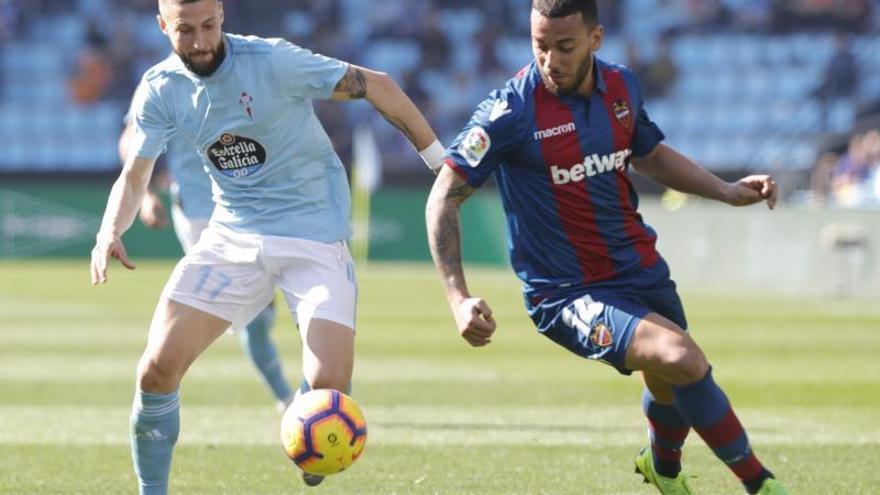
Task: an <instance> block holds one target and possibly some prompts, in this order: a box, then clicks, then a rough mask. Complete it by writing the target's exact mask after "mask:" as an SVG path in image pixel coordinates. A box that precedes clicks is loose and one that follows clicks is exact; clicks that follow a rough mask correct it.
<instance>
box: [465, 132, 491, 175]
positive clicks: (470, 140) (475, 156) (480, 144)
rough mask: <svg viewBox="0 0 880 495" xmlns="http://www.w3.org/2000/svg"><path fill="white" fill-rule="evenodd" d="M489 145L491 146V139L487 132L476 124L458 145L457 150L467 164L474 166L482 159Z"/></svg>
mask: <svg viewBox="0 0 880 495" xmlns="http://www.w3.org/2000/svg"><path fill="white" fill-rule="evenodd" d="M490 147H492V140H491V139H490V138H489V133H487V132H486V130H485V129H483V128H482V127H479V126H477V127H472V128H471V130H470V131H469V132H468V134H467V136H465V138H464V140H462V142H461V144H460V145H458V152H459V153H461V156H463V157H464V159H465V160H467V162H468V165H470V166H471V167H476V166H478V165H479V164H480V162H481V161H483V158H484V157H485V156H486V153H488V152H489V148H490Z"/></svg>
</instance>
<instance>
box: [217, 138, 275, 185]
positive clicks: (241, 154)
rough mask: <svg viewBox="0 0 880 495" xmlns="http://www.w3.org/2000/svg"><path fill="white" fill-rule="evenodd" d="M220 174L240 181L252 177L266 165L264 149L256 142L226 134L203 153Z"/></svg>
mask: <svg viewBox="0 0 880 495" xmlns="http://www.w3.org/2000/svg"><path fill="white" fill-rule="evenodd" d="M205 154H206V155H208V159H209V160H211V163H213V164H214V166H215V167H217V170H219V171H220V173H221V174H223V175H225V176H227V177H233V178H236V179H240V178H242V177H247V176H249V175H252V174H253V173H254V172H256V171H257V170H260V169H261V168H263V165H264V164H265V163H266V148H265V147H263V145H262V144H260V143H259V142H257V141H254V140H253V139H250V138H246V137H243V136H236V135H235V134H230V133H228V132H226V133H223V134H222V135H221V136H220V138H218V139H217V141H216V142H215V143H214V144H212V145H211V146H209V147H208V149H207V150H206V151H205Z"/></svg>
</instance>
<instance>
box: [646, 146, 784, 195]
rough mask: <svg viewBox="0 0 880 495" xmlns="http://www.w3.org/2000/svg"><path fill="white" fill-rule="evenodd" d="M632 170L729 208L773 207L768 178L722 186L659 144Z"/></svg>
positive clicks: (774, 192)
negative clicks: (761, 205)
mask: <svg viewBox="0 0 880 495" xmlns="http://www.w3.org/2000/svg"><path fill="white" fill-rule="evenodd" d="M633 168H635V170H636V171H637V172H639V173H640V174H642V175H644V176H646V177H648V178H650V179H651V180H653V181H655V182H658V183H660V184H663V185H664V186H667V187H670V188H672V189H675V190H676V191H681V192H684V193H688V194H696V195H698V196H702V197H704V198H709V199H714V200H716V201H721V202H724V203H727V204H729V205H732V206H748V205H752V204H755V203H759V202H761V201H767V206H768V207H770V209H771V210H772V209H773V208H774V207H775V206H776V201H777V198H778V194H779V193H778V188H777V187H776V182H775V181H774V180H773V179H772V178H771V177H770V176H769V175H751V176H748V177H744V178H742V179H740V180H738V181H736V182H725V181H723V180H721V179H720V178H719V177H718V176H716V175H715V174H713V173H712V172H709V171H708V170H706V169H704V168H703V167H701V166H699V165H697V164H696V163H694V161H693V160H691V159H690V158H688V157H686V156H684V155H682V154H681V153H679V152H678V151H676V150H675V149H673V148H672V147H670V146H667V145H665V144H663V143H660V144H658V145H657V147H656V148H654V150H653V151H652V152H651V153H649V154H648V155H647V156H644V157H641V158H635V159H634V160H633Z"/></svg>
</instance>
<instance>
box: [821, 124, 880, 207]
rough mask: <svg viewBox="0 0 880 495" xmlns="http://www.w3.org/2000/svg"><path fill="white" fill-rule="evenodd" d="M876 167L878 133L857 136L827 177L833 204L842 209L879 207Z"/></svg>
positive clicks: (879, 145) (879, 147) (879, 156)
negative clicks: (829, 179)
mask: <svg viewBox="0 0 880 495" xmlns="http://www.w3.org/2000/svg"><path fill="white" fill-rule="evenodd" d="M878 166H880V130H877V129H872V130H870V131H868V132H865V133H857V134H855V135H853V136H852V138H851V139H850V143H849V147H848V148H847V151H846V153H845V154H844V155H843V156H841V157H840V159H839V160H838V161H837V164H836V166H835V168H834V170H833V172H832V174H831V197H832V200H833V204H835V205H837V206H843V207H863V206H877V205H880V196H878V195H877V184H876V181H877V180H880V179H878V178H877V175H878V172H877V169H878Z"/></svg>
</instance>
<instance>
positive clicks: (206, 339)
mask: <svg viewBox="0 0 880 495" xmlns="http://www.w3.org/2000/svg"><path fill="white" fill-rule="evenodd" d="M228 326H229V322H226V321H224V320H221V319H220V318H217V317H216V316H212V315H209V314H207V313H204V312H202V311H199V310H196V309H194V308H191V307H189V306H185V305H182V304H179V303H176V302H174V301H167V300H163V301H161V302H160V303H159V306H158V307H157V308H156V313H155V315H154V316H153V323H152V325H151V326H150V335H149V338H148V341H147V348H146V350H144V353H143V355H142V356H141V359H140V362H139V363H138V370H137V391H136V392H135V397H134V404H133V406H132V413H131V455H132V460H133V461H134V470H135V473H136V474H137V477H138V483H139V489H140V494H141V495H165V494H166V493H168V474H169V472H170V470H171V453H172V450H173V449H174V444H175V443H176V442H177V436H178V433H179V431H180V403H179V400H178V394H177V388H178V385H179V384H180V380H181V378H182V377H183V374H184V373H185V372H186V370H187V368H189V366H190V364H192V362H193V361H194V360H195V359H196V357H198V355H199V354H201V353H202V351H204V350H205V348H207V347H208V345H210V344H211V342H213V341H214V340H215V339H217V337H219V336H220V335H222V334H223V331H224V330H226V328H227V327H228Z"/></svg>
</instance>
